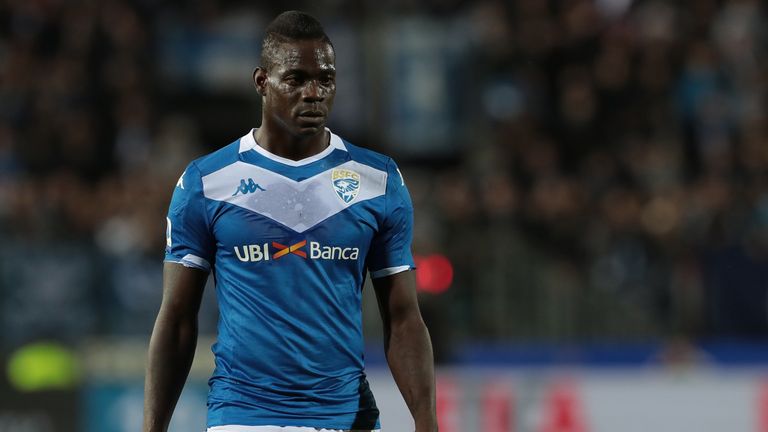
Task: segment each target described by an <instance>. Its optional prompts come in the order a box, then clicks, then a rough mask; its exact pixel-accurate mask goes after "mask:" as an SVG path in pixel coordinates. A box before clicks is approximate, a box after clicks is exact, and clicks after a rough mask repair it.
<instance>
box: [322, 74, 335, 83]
mask: <svg viewBox="0 0 768 432" xmlns="http://www.w3.org/2000/svg"><path fill="white" fill-rule="evenodd" d="M334 82H336V77H334V76H332V75H326V76H323V77H321V78H320V84H322V85H331V84H333V83H334Z"/></svg>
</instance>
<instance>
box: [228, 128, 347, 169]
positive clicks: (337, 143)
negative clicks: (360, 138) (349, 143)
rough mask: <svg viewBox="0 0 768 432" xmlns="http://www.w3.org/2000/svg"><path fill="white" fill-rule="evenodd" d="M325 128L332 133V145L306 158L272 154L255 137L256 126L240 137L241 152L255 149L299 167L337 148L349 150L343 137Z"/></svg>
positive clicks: (273, 158)
mask: <svg viewBox="0 0 768 432" xmlns="http://www.w3.org/2000/svg"><path fill="white" fill-rule="evenodd" d="M325 130H326V131H328V133H330V134H331V142H330V145H329V146H328V147H326V148H325V149H323V151H321V152H320V153H318V154H315V155H312V156H310V157H307V158H304V159H300V160H297V161H295V160H291V159H287V158H284V157H281V156H278V155H276V154H272V153H270V152H268V151H267V150H265V149H264V147H262V146H260V145H259V144H258V143H257V142H256V138H254V136H255V133H256V128H253V129H251V130H250V131H249V132H248V133H247V134H245V135H244V136H243V137H242V138H240V153H244V152H247V151H249V150H253V151H255V152H257V153H259V154H260V155H262V156H264V157H265V158H268V159H271V160H273V161H275V162H279V163H281V164H284V165H289V166H294V167H297V166H303V165H307V164H310V163H312V162H315V161H318V160H320V159H322V158H324V157H326V156H328V155H329V154H331V153H333V151H334V150H335V149H339V150H343V151H347V148H346V146H344V142H343V141H342V140H341V138H340V137H339V136H338V135H336V134H334V133H333V132H331V130H330V129H328V128H325Z"/></svg>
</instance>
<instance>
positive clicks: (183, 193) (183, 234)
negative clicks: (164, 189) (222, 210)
mask: <svg viewBox="0 0 768 432" xmlns="http://www.w3.org/2000/svg"><path fill="white" fill-rule="evenodd" d="M166 223H167V226H166V233H165V238H166V244H165V261H166V262H175V263H179V264H182V265H184V266H186V267H194V268H198V269H201V270H205V271H210V269H211V264H212V263H213V258H214V256H215V250H214V245H215V242H214V241H213V235H212V234H211V229H210V226H209V224H208V216H207V215H206V206H205V197H204V195H203V184H202V179H201V176H200V171H199V169H198V168H197V166H195V164H194V163H191V164H190V165H189V166H188V167H187V169H186V170H185V171H184V173H183V174H182V175H181V177H180V178H179V181H178V182H177V183H176V188H175V189H174V191H173V197H172V198H171V204H170V206H169V208H168V216H167V218H166Z"/></svg>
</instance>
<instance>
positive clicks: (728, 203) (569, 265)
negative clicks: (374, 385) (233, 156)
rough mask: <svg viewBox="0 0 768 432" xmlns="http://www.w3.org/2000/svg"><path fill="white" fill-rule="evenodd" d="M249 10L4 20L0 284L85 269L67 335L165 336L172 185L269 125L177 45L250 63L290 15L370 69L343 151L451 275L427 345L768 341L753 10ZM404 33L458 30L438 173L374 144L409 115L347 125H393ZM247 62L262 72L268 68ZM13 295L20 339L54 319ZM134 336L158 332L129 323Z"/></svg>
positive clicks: (766, 224)
mask: <svg viewBox="0 0 768 432" xmlns="http://www.w3.org/2000/svg"><path fill="white" fill-rule="evenodd" d="M254 7H256V6H253V5H250V4H249V3H248V2H227V6H226V7H224V6H223V5H222V4H217V2H214V1H204V0H198V1H188V2H181V1H177V2H161V4H155V3H154V2H151V1H133V2H131V1H127V0H104V1H95V0H80V1H64V0H9V1H6V2H3V3H0V238H2V239H3V242H2V243H3V244H2V245H0V251H3V253H2V255H3V256H6V257H7V256H13V257H15V258H16V259H13V260H5V261H4V262H5V266H4V269H5V270H4V271H5V273H4V274H13V273H14V272H17V271H18V268H17V267H15V266H16V265H17V264H14V265H13V266H11V265H10V264H9V263H10V262H13V263H18V262H19V261H20V260H19V259H18V256H19V254H22V255H23V253H22V252H19V251H32V252H29V253H31V254H32V255H31V256H37V255H39V254H41V253H42V251H41V249H45V250H46V251H50V252H51V253H54V254H55V253H60V255H61V256H63V257H71V256H72V254H75V253H85V252H83V251H87V253H85V254H86V255H87V256H88V257H89V260H90V261H88V264H83V268H84V269H92V271H94V272H95V274H96V276H94V277H93V278H91V279H89V280H90V282H87V284H89V287H90V288H87V289H86V288H83V287H82V286H79V287H71V289H72V290H75V291H77V292H80V294H78V296H75V297H73V298H72V300H71V301H72V302H73V304H75V302H76V303H77V304H78V305H80V306H79V307H80V308H81V310H80V309H79V310H80V312H79V314H78V316H79V317H80V318H82V317H83V316H85V315H88V314H92V315H93V316H94V318H93V320H91V321H87V320H86V322H92V323H93V324H92V326H93V327H92V328H90V330H89V329H88V328H86V329H79V330H78V331H80V330H83V331H92V332H95V333H96V332H99V331H101V330H95V329H96V328H97V327H98V328H100V329H103V328H104V327H103V326H99V325H98V323H101V324H104V322H105V321H109V322H111V321H110V320H111V319H112V318H111V316H112V314H113V313H117V312H115V311H124V312H123V313H124V314H125V315H126V317H125V319H124V320H123V321H121V323H119V324H113V325H111V326H110V325H107V328H108V329H109V330H108V331H115V332H120V331H130V329H133V331H138V332H143V331H146V330H147V329H148V328H150V327H151V316H152V314H153V313H154V311H155V310H156V308H157V305H158V304H156V303H153V302H156V301H157V300H158V299H159V289H160V287H159V286H160V280H159V266H160V262H161V259H162V250H163V246H164V228H165V227H164V223H165V218H164V213H165V211H166V207H167V204H168V201H169V199H170V194H171V191H172V188H173V185H174V184H175V182H176V179H177V177H178V176H179V174H180V173H181V171H183V169H184V166H185V165H186V163H188V162H189V161H190V160H192V159H194V158H196V157H198V156H200V155H202V154H203V153H205V152H207V151H210V150H213V149H215V148H216V147H219V146H222V145H225V144H227V143H229V142H231V141H232V140H234V139H236V138H237V137H238V136H240V135H242V134H243V133H244V131H246V130H248V129H249V128H250V127H253V126H257V121H258V104H257V99H256V98H255V97H254V95H253V94H252V93H253V92H252V91H251V90H250V88H249V87H248V86H247V81H248V79H249V77H250V72H251V71H250V70H248V69H246V70H237V71H236V73H239V74H241V75H242V77H243V80H244V82H245V83H246V85H244V86H241V85H239V84H236V85H231V82H225V83H224V84H223V85H218V86H216V85H213V86H211V85H208V84H206V82H208V81H205V80H206V79H208V80H213V81H214V82H215V81H216V79H217V78H216V76H219V78H218V79H219V81H222V80H224V81H226V80H227V79H228V78H226V77H229V76H231V74H230V72H228V71H226V70H224V71H220V70H219V69H221V68H219V67H218V66H219V65H217V64H209V65H206V66H204V67H203V69H204V70H205V71H209V72H210V74H212V75H214V77H213V78H210V76H209V77H208V78H205V77H203V78H200V77H199V76H197V77H196V78H194V77H193V78H194V79H192V78H190V77H189V76H188V75H184V72H183V71H182V72H179V70H178V69H179V68H178V65H179V64H181V65H187V64H189V63H188V62H187V63H185V62H184V59H187V60H188V58H189V57H192V58H194V57H195V56H197V55H198V54H200V52H199V51H195V50H194V49H193V48H194V47H199V46H200V45H195V44H191V43H190V42H189V41H190V40H198V39H201V38H203V37H208V38H214V37H215V38H219V39H221V35H222V34H225V35H227V36H228V37H231V38H234V39H233V40H236V41H239V42H238V43H240V42H243V41H246V42H247V43H245V45H243V44H242V43H241V44H240V45H241V46H245V47H251V46H256V47H258V40H259V39H260V37H261V31H262V28H263V24H264V23H266V22H268V21H269V19H271V17H272V16H274V15H275V14H276V13H277V12H279V11H280V10H281V8H286V7H296V8H305V10H307V11H309V12H311V13H313V14H315V15H316V16H318V18H320V20H321V21H323V22H324V23H325V22H328V23H330V24H329V26H330V28H331V29H336V31H337V32H338V33H339V34H344V35H352V36H351V37H349V38H347V39H343V40H341V41H340V42H341V43H337V50H340V49H342V47H345V46H347V45H345V44H347V41H348V40H351V41H353V43H354V44H356V45H355V46H356V47H357V50H358V51H362V52H363V53H364V54H360V55H357V56H356V57H355V58H356V59H358V60H359V64H356V66H355V65H353V66H351V67H357V68H358V69H359V70H360V71H361V72H360V73H357V72H355V73H354V74H349V75H354V76H355V77H356V78H354V77H352V78H350V79H349V82H352V83H354V85H355V86H356V87H355V88H361V89H364V91H360V92H359V93H358V92H356V91H355V92H352V93H351V94H347V95H345V96H344V98H340V99H341V100H340V101H338V102H337V103H338V104H340V106H339V107H338V108H337V115H339V116H340V117H341V118H340V119H339V123H338V125H339V127H338V128H337V129H336V130H337V131H338V132H339V133H340V134H342V135H343V136H345V132H346V136H347V137H349V138H351V140H352V141H353V142H355V143H356V144H360V145H364V146H368V147H373V148H375V149H377V150H380V151H383V152H385V153H389V154H392V155H393V156H395V157H396V158H397V160H398V162H399V163H400V165H401V167H402V169H403V173H404V175H405V177H406V181H407V183H408V184H409V187H410V191H411V194H412V196H413V199H414V203H415V206H416V219H417V222H416V223H417V225H416V233H415V244H414V246H415V250H416V252H417V253H419V254H432V253H442V254H445V255H447V256H448V257H449V258H450V259H451V261H452V262H453V265H454V268H455V279H454V283H453V286H452V287H451V288H450V289H449V290H448V291H447V292H446V293H444V294H441V295H429V294H424V296H423V307H424V314H425V317H426V319H427V320H428V321H429V322H430V324H431V328H432V332H433V335H434V336H435V338H436V339H437V340H438V347H442V346H447V345H449V344H451V343H460V342H469V341H478V340H479V341H487V342H510V341H555V342H562V341H580V340H581V341H583V340H589V341H594V340H597V341H614V340H616V341H618V340H624V341H626V340H649V339H658V338H676V337H684V338H695V339H701V338H715V337H729V338H757V337H765V336H766V335H768V121H767V120H766V119H767V118H768V117H766V114H767V112H766V96H768V94H767V93H766V85H767V84H768V72H766V71H768V67H766V66H767V65H766V60H767V59H768V55H767V54H768V52H767V51H768V31H767V30H766V29H768V25H767V24H768V22H766V8H765V7H764V6H763V5H761V3H760V2H759V1H757V0H699V1H696V2H674V1H661V0H649V1H642V0H641V1H632V0H594V1H591V0H563V1H541V0H516V1H494V0H486V1H473V2H470V1H461V0H452V1H451V0H443V1H439V0H432V1H428V2H423V3H419V4H418V5H416V4H415V3H411V2H404V1H388V2H387V1H385V2H375V4H374V2H370V1H367V2H366V1H364V2H353V1H344V0H337V1H334V2H328V4H326V5H322V6H321V5H318V4H315V3H314V2H288V3H285V4H281V6H280V7H277V5H274V6H269V7H264V8H262V9H259V10H253V8H254ZM244 11H247V13H245V12H244ZM233 16H234V18H233ZM236 17H239V20H238V19H235V18H236ZM404 19H407V20H409V22H416V23H417V24H418V25H416V26H415V30H414V31H415V32H416V33H418V32H421V31H424V32H433V33H434V31H435V28H438V29H439V28H440V27H441V26H450V28H451V29H456V28H460V29H461V30H462V31H461V32H455V31H451V32H447V34H449V36H446V37H448V39H447V40H446V41H445V43H446V44H448V45H451V46H461V47H462V48H461V50H459V51H458V52H455V51H452V52H450V53H447V54H446V55H450V56H454V57H455V58H456V59H457V61H456V63H458V64H460V65H462V67H459V68H457V69H455V71H456V72H449V75H448V76H447V83H448V84H449V85H448V86H447V89H446V90H445V91H443V92H442V93H440V92H439V91H438V94H437V96H439V97H440V98H442V100H446V101H448V102H449V103H450V104H452V106H455V107H456V108H455V110H454V111H451V112H455V113H457V117H456V118H455V119H454V121H452V122H451V124H450V125H449V126H448V127H450V128H449V129H446V130H447V131H448V132H449V134H450V136H452V137H453V139H454V141H455V142H453V143H452V144H451V145H450V146H448V145H447V144H446V146H445V148H439V149H438V150H436V151H434V152H433V153H430V152H432V150H430V152H422V153H420V154H419V153H418V152H413V151H411V152H406V151H403V150H402V148H401V147H399V146H398V142H395V141H396V140H395V139H393V138H391V137H392V135H391V134H388V133H387V132H386V130H387V129H392V130H398V128H399V127H400V125H399V124H398V120H397V117H396V116H391V117H390V119H389V120H388V121H385V120H381V118H380V117H379V116H368V117H365V116H363V117H360V118H358V119H357V121H355V122H349V121H347V122H345V121H344V119H345V118H347V119H348V118H349V117H347V116H346V115H345V113H347V112H349V110H347V111H344V107H343V106H342V105H343V103H344V102H346V103H347V104H348V105H351V106H355V107H368V106H369V105H370V106H374V107H378V108H376V109H374V111H376V110H378V111H377V112H380V113H381V112H384V113H386V107H387V106H389V105H391V104H392V103H394V102H393V101H390V100H388V99H387V98H388V96H387V93H388V91H389V90H391V89H396V88H397V87H398V85H399V81H398V80H397V79H395V78H396V77H390V78H391V79H389V80H388V81H386V83H385V84H382V83H381V82H372V83H366V81H369V78H370V77H371V76H375V71H372V70H374V69H376V65H377V64H379V63H380V62H382V61H387V60H386V57H385V58H384V60H382V56H384V51H383V50H381V49H378V48H380V47H381V46H382V45H383V44H385V42H386V41H387V40H389V39H393V38H395V37H396V35H394V34H392V33H390V32H387V31H386V29H387V28H391V27H387V23H390V24H391V25H397V23H398V22H399V21H401V20H404ZM382 23H384V24H382ZM222 29H223V30H222ZM190 33H192V34H193V36H189V34H190ZM329 33H331V37H332V38H333V37H334V33H333V32H331V31H329ZM179 35H186V36H183V37H182V36H179ZM212 35H213V36H212ZM340 39H341V38H340ZM180 40H181V41H182V42H183V43H181V42H179V41H180ZM224 40H225V42H226V41H227V40H228V39H226V38H224ZM254 41H255V43H254ZM224 45H226V43H224V44H222V45H220V47H221V46H224ZM206 46H210V45H206ZM221 49H224V50H226V49H229V48H221ZM185 50H186V51H185ZM238 52H240V51H238ZM200 55H202V54H200ZM241 57H242V56H239V55H238V58H239V61H240V62H242V63H244V64H246V65H251V66H255V65H256V59H257V58H258V53H257V52H252V53H251V57H250V58H241ZM398 58H399V57H398ZM169 59H171V60H173V61H175V63H173V64H170V65H169V62H170V60H169ZM174 59H175V60H174ZM179 59H181V60H179ZM342 61H343V60H342V59H341V58H340V59H339V62H342ZM406 61H410V62H414V63H415V64H418V62H419V61H420V59H419V58H412V59H407V58H406ZM423 61H427V60H423ZM221 64H225V63H221ZM230 64H240V63H237V62H234V63H230ZM413 67H414V68H415V67H417V66H413ZM232 73H235V72H232ZM343 73H344V71H343V70H340V76H341V75H342V74H343ZM216 74H218V75H216ZM206 76H207V75H206ZM221 77H225V78H221ZM361 77H362V78H361ZM429 79H430V76H429V75H428V74H427V75H426V77H425V78H424V82H423V85H424V87H425V88H429V85H430V82H429ZM361 81H362V83H361ZM347 82H348V81H345V80H343V79H340V82H339V87H340V88H341V87H343V86H344V85H345V83H347ZM220 84H221V83H220ZM382 87H383V88H384V89H383V90H382ZM212 88H214V89H215V88H219V89H223V90H220V91H212V90H211V89H212ZM377 89H378V90H377ZM341 91H342V90H341V89H340V92H341ZM391 91H392V92H394V91H396V90H391ZM426 94H427V95H429V94H430V93H429V92H427V93H426ZM340 96H341V94H340ZM395 102H396V101H395ZM425 106H426V108H423V109H429V107H430V105H429V104H427V105H425ZM382 107H383V108H382ZM339 113H341V114H339ZM353 114H354V113H351V112H349V115H350V116H352V115H353ZM351 123H354V124H355V125H357V128H354V127H352V126H348V125H349V124H351ZM361 124H362V126H361ZM422 127H426V128H429V127H430V126H429V125H422ZM431 154H434V155H435V156H434V157H430V155H431ZM56 251H59V252H56ZM73 251H74V252H73ZM35 254H37V255H35ZM24 256H26V255H24ZM40 260H44V258H40ZM57 260H58V259H51V261H54V262H60V261H61V260H58V261H57ZM65 261H66V260H65ZM36 262H40V261H36ZM18 265H24V264H23V263H22V264H18ZM120 265H123V270H121V271H120V270H119V269H120V268H121V267H120ZM94 266H95V267H96V268H94ZM0 267H3V265H2V264H0ZM140 269H147V270H146V271H143V272H142V270H140ZM0 270H2V269H0ZM56 271H58V270H56V267H55V265H53V266H52V270H50V272H49V273H45V274H43V275H39V274H38V275H37V279H35V278H34V277H31V278H30V280H33V281H34V280H38V279H40V278H43V279H45V278H53V279H54V280H55V279H56V273H55V272H56ZM84 271H85V270H84ZM88 271H90V270H88ZM30 273H32V274H34V273H35V271H30ZM51 273H53V274H51ZM112 273H119V275H114V274H112ZM142 274H143V275H145V276H144V277H143V279H142V277H141V275H142ZM105 275H106V276H105ZM73 277H74V276H73ZM74 280H77V278H76V277H75V278H74ZM142 280H143V282H141V281H142ZM29 283H30V284H31V282H29ZM78 283H79V282H78ZM137 284H139V285H141V286H142V287H144V288H141V289H137V288H136V286H137ZM38 285H39V284H38ZM54 286H56V285H55V284H54ZM66 288H67V289H69V288H70V287H69V286H68V287H66ZM0 290H4V292H5V294H4V296H3V297H5V300H3V301H1V302H0V304H1V305H2V308H3V309H2V310H3V314H4V315H5V316H6V317H7V316H9V315H10V314H12V313H13V312H18V311H19V310H23V308H24V305H27V306H26V307H29V308H30V309H32V308H33V307H38V304H39V302H45V299H41V298H40V297H39V296H32V297H29V296H28V294H25V293H27V292H28V291H24V292H17V291H22V290H20V289H19V288H18V285H15V282H13V278H9V277H7V276H6V277H4V278H3V279H0ZM78 290H79V291H78ZM54 291H55V290H52V289H49V290H47V291H44V292H45V293H46V294H45V295H46V296H51V297H50V298H52V299H53V300H50V308H51V310H54V309H56V308H57V307H58V308H60V307H61V304H62V303H61V302H62V301H63V300H62V298H61V294H56V293H55V292H54ZM104 291H110V292H112V294H105V293H104ZM41 292H42V291H41ZM142 292H143V293H144V294H146V295H145V296H144V297H141V296H142V295H143V294H142ZM8 293H15V294H8ZM25 296H28V297H25ZM57 296H58V297H57ZM137 296H138V297H137ZM137 298H140V299H147V300H146V301H137ZM25 299H26V300H25ZM83 299H87V301H85V302H83ZM25 302H26V303H25ZM112 303H115V304H116V305H117V306H114V308H113V309H110V307H105V306H104V304H112ZM84 304H85V305H88V306H87V307H85V306H82V305H84ZM82 308H84V309H82ZM105 310H106V311H111V312H104V311H105ZM125 311H127V312H125ZM138 311H143V312H142V313H144V314H145V315H137V314H138V313H139V312H138ZM102 315H109V316H102ZM43 316H48V317H50V314H48V315H46V314H43ZM137 316H141V317H149V318H147V320H149V322H146V323H145V324H142V325H138V326H136V324H135V323H136V322H137V321H141V320H142V319H144V318H141V319H138V318H137ZM5 319H6V321H7V318H5ZM18 319H20V320H22V321H24V319H23V318H18ZM41 319H42V318H41ZM374 319H375V318H374ZM24 322H26V321H24ZM79 322H81V323H82V322H83V321H82V320H80V321H79ZM131 324H133V325H134V327H131ZM29 325H30V326H34V325H33V324H29ZM36 325H37V326H38V327H39V328H40V329H41V330H40V332H42V333H45V332H52V331H54V330H55V329H46V328H45V327H46V326H45V325H44V324H42V323H38V324H36ZM38 327H35V328H38ZM439 341H443V342H442V343H441V342H439Z"/></svg>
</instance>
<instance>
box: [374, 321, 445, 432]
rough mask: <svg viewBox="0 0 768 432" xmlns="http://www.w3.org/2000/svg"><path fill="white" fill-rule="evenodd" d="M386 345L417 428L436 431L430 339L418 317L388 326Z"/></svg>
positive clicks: (390, 365)
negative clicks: (389, 328)
mask: <svg viewBox="0 0 768 432" xmlns="http://www.w3.org/2000/svg"><path fill="white" fill-rule="evenodd" d="M385 349H386V354H387V362H388V363H389V368H390V370H391V371H392V376H393V377H394V379H395V382H396V383H397V386H398V388H399V389H400V392H401V393H402V395H403V399H405V403H406V404H407V405H408V409H409V410H410V411H411V415H412V416H413V419H414V421H415V423H416V431H417V432H433V431H437V420H436V416H435V372H434V366H433V355H432V343H431V342H430V338H429V332H428V331H427V327H426V326H425V325H424V321H422V320H421V317H420V316H418V315H416V316H413V317H411V318H409V319H406V320H403V322H401V323H395V324H393V325H392V326H391V330H390V332H389V334H387V335H386V339H385Z"/></svg>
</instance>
